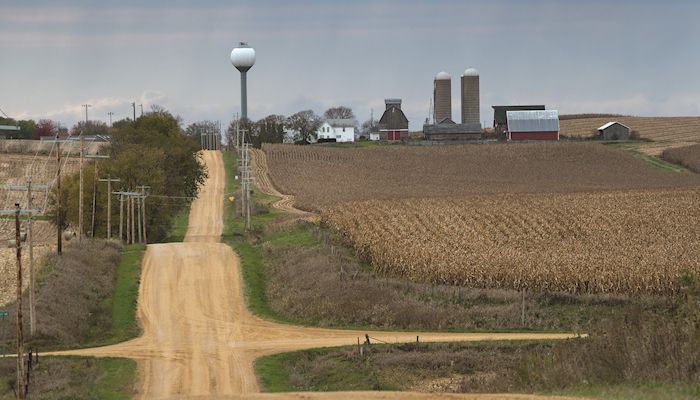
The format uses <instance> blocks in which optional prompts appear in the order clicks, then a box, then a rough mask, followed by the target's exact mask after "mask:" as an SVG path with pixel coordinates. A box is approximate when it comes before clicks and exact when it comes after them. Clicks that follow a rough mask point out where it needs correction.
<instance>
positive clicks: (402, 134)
mask: <svg viewBox="0 0 700 400" xmlns="http://www.w3.org/2000/svg"><path fill="white" fill-rule="evenodd" d="M384 104H385V105H386V109H385V110H384V114H382V117H381V118H380V119H379V140H389V141H393V140H401V139H402V138H403V139H407V138H408V118H406V115H405V114H404V113H403V111H402V110H401V99H385V100H384Z"/></svg>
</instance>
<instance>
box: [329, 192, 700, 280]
mask: <svg viewBox="0 0 700 400" xmlns="http://www.w3.org/2000/svg"><path fill="white" fill-rule="evenodd" d="M699 198H700V189H698V188H695V189H684V190H647V191H628V192H600V193H571V194H527V195H524V194H521V195H513V194H509V195H494V196H476V197H461V198H451V199H450V198H446V199H405V200H395V201H392V202H391V203H388V202H385V201H384V202H383V201H365V202H354V203H349V204H343V205H339V206H337V207H333V208H331V209H327V210H326V211H324V212H323V220H324V221H325V222H326V223H327V224H328V225H330V226H331V227H332V228H334V229H336V230H338V231H340V232H341V233H343V234H345V235H346V237H347V239H348V240H349V241H350V242H351V244H352V245H353V246H354V247H355V248H356V250H357V252H358V253H359V255H360V256H361V257H363V258H364V259H366V260H368V261H370V262H371V263H372V264H373V265H374V267H375V268H376V269H377V270H379V271H382V272H386V273H388V274H390V275H397V276H406V277H408V278H410V279H412V280H415V281H431V282H437V283H447V284H456V285H464V286H471V287H478V288H505V289H517V290H522V289H526V290H534V291H550V292H551V291H553V292H557V291H564V292H571V293H650V294H670V293H675V292H677V291H678V289H679V277H680V276H681V275H683V274H685V273H687V272H692V273H694V274H700V228H699V227H700V207H699V206H698V205H699V203H698V199H699Z"/></svg>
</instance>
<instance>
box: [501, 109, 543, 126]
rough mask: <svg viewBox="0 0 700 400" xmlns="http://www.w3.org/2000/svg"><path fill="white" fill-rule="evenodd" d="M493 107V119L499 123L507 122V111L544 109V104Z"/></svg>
mask: <svg viewBox="0 0 700 400" xmlns="http://www.w3.org/2000/svg"><path fill="white" fill-rule="evenodd" d="M491 108H493V119H494V120H495V121H496V123H497V124H505V123H506V112H508V111H521V110H523V111H524V110H544V109H545V108H546V107H545V106H544V105H511V106H491Z"/></svg>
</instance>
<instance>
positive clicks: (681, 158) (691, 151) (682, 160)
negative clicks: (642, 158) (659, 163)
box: [661, 144, 700, 173]
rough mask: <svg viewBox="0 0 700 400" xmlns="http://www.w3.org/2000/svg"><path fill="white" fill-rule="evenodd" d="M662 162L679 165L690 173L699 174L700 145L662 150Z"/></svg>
mask: <svg viewBox="0 0 700 400" xmlns="http://www.w3.org/2000/svg"><path fill="white" fill-rule="evenodd" d="M661 157H662V158H663V159H664V160H666V161H669V162H672V163H675V164H680V165H682V166H684V167H686V168H688V169H689V170H691V171H695V172H698V173H700V144H696V145H692V146H684V147H676V148H672V149H666V150H664V152H663V154H662V156H661Z"/></svg>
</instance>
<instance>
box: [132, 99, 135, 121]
mask: <svg viewBox="0 0 700 400" xmlns="http://www.w3.org/2000/svg"><path fill="white" fill-rule="evenodd" d="M131 107H132V108H133V109H134V123H136V102H135V101H132V102H131Z"/></svg>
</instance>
